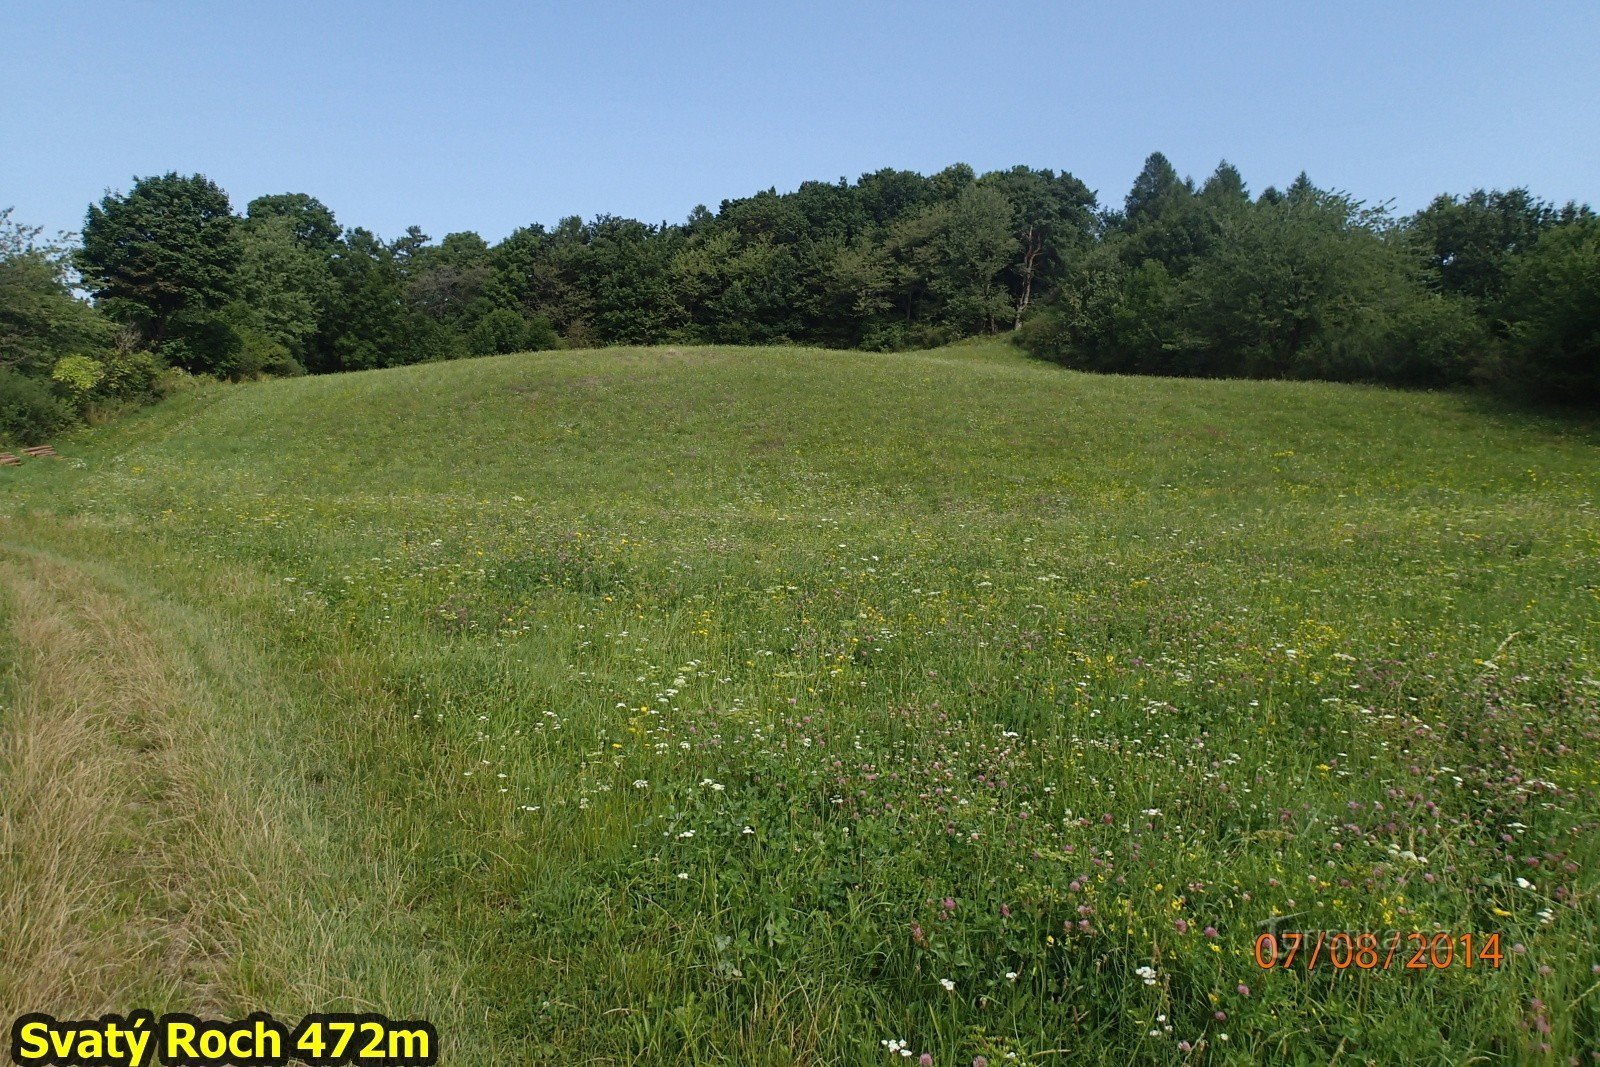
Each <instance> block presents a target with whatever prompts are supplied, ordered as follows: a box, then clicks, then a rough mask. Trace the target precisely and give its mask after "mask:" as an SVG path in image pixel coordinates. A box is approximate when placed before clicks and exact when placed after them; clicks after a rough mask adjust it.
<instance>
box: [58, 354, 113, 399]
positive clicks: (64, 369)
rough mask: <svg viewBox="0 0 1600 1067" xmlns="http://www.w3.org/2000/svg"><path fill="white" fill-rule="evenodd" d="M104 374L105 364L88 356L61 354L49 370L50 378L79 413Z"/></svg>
mask: <svg viewBox="0 0 1600 1067" xmlns="http://www.w3.org/2000/svg"><path fill="white" fill-rule="evenodd" d="M105 376H106V368H105V364H103V363H101V362H100V361H99V360H98V359H90V358H89V357H88V356H79V355H72V356H62V357H61V358H60V359H58V360H56V365H55V366H54V367H52V368H51V370H50V380H51V381H53V382H55V383H56V388H57V389H58V390H59V391H60V392H62V393H64V394H65V395H66V399H67V403H68V404H69V405H70V406H71V407H72V409H73V410H74V411H77V412H79V413H81V412H82V411H83V409H84V408H86V407H87V406H88V404H89V397H90V396H91V395H92V394H93V393H94V390H95V387H96V386H97V385H99V384H100V382H101V381H102V380H103V379H104V378H105Z"/></svg>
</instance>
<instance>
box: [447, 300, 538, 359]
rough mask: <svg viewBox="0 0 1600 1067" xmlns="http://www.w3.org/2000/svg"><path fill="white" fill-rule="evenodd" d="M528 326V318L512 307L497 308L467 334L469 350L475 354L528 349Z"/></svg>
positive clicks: (493, 353)
mask: <svg viewBox="0 0 1600 1067" xmlns="http://www.w3.org/2000/svg"><path fill="white" fill-rule="evenodd" d="M528 326H529V324H528V322H527V320H526V319H524V318H523V317H522V316H521V315H520V314H518V313H517V312H515V311H512V310H511V309H510V308H495V309H494V310H493V311H490V312H488V313H487V314H486V315H484V316H483V318H481V319H479V320H478V321H477V324H476V325H474V326H473V327H472V330H471V332H469V333H468V334H467V351H468V352H470V353H472V354H473V355H475V356H498V355H503V354H505V353H507V352H522V351H526V350H527V347H528V332H529V331H528ZM551 332H552V333H554V331H553V330H552V331H551Z"/></svg>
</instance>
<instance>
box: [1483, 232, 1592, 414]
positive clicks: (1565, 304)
mask: <svg viewBox="0 0 1600 1067" xmlns="http://www.w3.org/2000/svg"><path fill="white" fill-rule="evenodd" d="M1506 289H1507V295H1506V300H1505V303H1504V314H1505V318H1506V323H1507V329H1508V333H1509V341H1508V344H1507V347H1506V359H1505V364H1504V367H1503V372H1504V373H1505V375H1506V376H1507V377H1508V378H1509V380H1510V384H1511V385H1512V386H1513V387H1515V388H1517V389H1521V390H1525V391H1526V392H1527V393H1529V394H1532V395H1534V396H1538V397H1542V398H1545V399H1554V400H1559V401H1562V402H1563V403H1568V404H1578V405H1585V406H1589V407H1600V219H1595V218H1592V217H1589V218H1580V219H1576V220H1574V221H1571V222H1568V223H1566V224H1564V225H1560V226H1555V227H1552V228H1550V229H1548V230H1547V231H1546V232H1545V233H1544V234H1543V235H1542V236H1541V237H1540V238H1539V240H1538V242H1537V243H1536V244H1535V245H1534V246H1533V248H1531V249H1529V251H1528V252H1527V254H1525V255H1523V256H1520V257H1518V259H1517V260H1516V261H1515V262H1514V263H1513V265H1512V267H1511V269H1510V270H1509V272H1508V277H1507V280H1506Z"/></svg>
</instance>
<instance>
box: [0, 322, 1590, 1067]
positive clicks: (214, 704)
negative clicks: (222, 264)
mask: <svg viewBox="0 0 1600 1067" xmlns="http://www.w3.org/2000/svg"><path fill="white" fill-rule="evenodd" d="M57 444H58V448H59V450H60V452H61V453H62V456H63V458H62V459H61V460H60V461H57V462H50V461H35V462H29V463H27V464H26V465H25V466H23V467H21V468H18V469H15V470H0V624H3V627H4V634H5V636H4V639H3V642H0V666H3V668H4V669H5V670H6V672H7V674H6V689H5V690H4V692H3V693H0V812H8V813H9V817H8V818H0V846H4V848H0V853H4V854H5V855H6V856H8V857H9V858H8V859H6V860H4V861H0V1016H3V1017H5V1018H6V1019H7V1020H9V1018H10V1016H12V1015H15V1014H17V1013H18V1012H21V1011H28V1010H57V1011H60V1012H63V1013H65V1012H67V1011H75V1012H97V1011H102V1010H118V1011H125V1010H128V1009H130V1008H132V1007H135V1006H145V1007H150V1008H152V1009H155V1010H157V1011H160V1010H163V1009H172V1010H178V1009H183V1010H195V1009H197V1008H200V1009H204V1010H205V1011H207V1012H210V1013H212V1014H217V1015H224V1014H232V1015H239V1016H242V1015H244V1014H246V1013H248V1012H249V1011H252V1010H257V1009H262V1008H265V1009H270V1010H273V1011H276V1012H279V1013H281V1014H283V1015H287V1016H298V1014H300V1013H302V1012H305V1011H310V1010H339V1009H350V1008H359V1009H363V1010H365V1009H371V1010H380V1011H385V1012H388V1013H389V1014H391V1015H392V1016H394V1017H396V1018H418V1017H426V1018H429V1019H431V1020H432V1021H434V1022H435V1023H436V1024H437V1025H438V1027H439V1028H440V1031H441V1034H442V1035H443V1038H444V1040H445V1042H446V1052H445V1057H444V1059H443V1061H442V1062H445V1063H450V1064H474V1065H476V1064H619V1065H620V1064H634V1063H640V1064H684V1065H689V1064H751V1065H787V1064H857V1063H860V1064H871V1063H885V1064H887V1063H892V1062H908V1063H919V1062H921V1063H931V1064H937V1065H943V1067H953V1065H954V1067H968V1065H970V1064H974V1063H979V1064H982V1063H987V1064H989V1065H991V1067H993V1065H997V1064H1003V1063H1008V1062H1013V1061H1014V1062H1020V1063H1063V1064H1065V1063H1127V1062H1137V1063H1158V1064H1160V1063H1172V1064H1178V1063H1201V1062H1207V1063H1220V1062H1308V1063H1312V1062H1314V1063H1324V1062H1329V1061H1331V1060H1338V1061H1340V1062H1352V1063H1359V1062H1375V1063H1397V1062H1406V1063H1418V1064H1420V1063H1439V1064H1459V1063H1467V1062H1482V1063H1521V1062H1550V1063H1567V1062H1569V1061H1570V1060H1574V1059H1576V1060H1578V1061H1581V1062H1589V1060H1590V1058H1591V1055H1592V1054H1595V1053H1597V1052H1600V991H1597V986H1600V946H1597V941H1600V903H1597V898H1596V893H1597V891H1600V626H1597V620H1600V433H1597V432H1596V430H1595V429H1594V427H1592V426H1589V425H1584V424H1578V423H1562V422H1559V421H1555V420H1547V419H1544V418H1542V417H1538V416H1532V415H1521V414H1515V413H1507V412H1504V411H1493V410H1483V409H1480V408H1479V407H1477V406H1476V405H1475V404H1474V402H1473V401H1471V400H1470V399H1468V398H1466V397H1463V396H1459V395H1453V394H1428V393H1406V392H1396V391H1384V390H1378V389H1368V388H1362V387H1355V386H1345V385H1327V384H1312V383H1266V382H1232V381H1195V380H1162V379H1153V378H1123V377H1111V376H1089V375H1082V374H1076V373H1072V372H1067V371H1063V370H1061V369H1059V368H1056V367H1052V366H1048V365H1044V364H1039V363H1034V362H1031V361H1028V360H1026V359H1025V358H1023V357H1022V356H1020V355H1018V354H1016V353H1015V352H1014V351H1013V350H1011V349H1010V348H1009V347H1007V346H1004V345H1000V344H968V345H959V346H955V347H952V348H947V349H941V350H937V351H931V352H921V353H908V354H892V355H873V354H863V353H841V352H828V351H821V350H803V349H787V348H772V349H756V348H751V349H738V348H683V349H675V348H650V349H607V350H601V351H587V352H578V351H570V352H546V353H536V354H529V355H519V356H509V357H501V358H495V359H486V360H471V361H462V362H452V363H443V364H426V365H420V366H414V367H407V368H399V369H392V370H385V371H375V372H366V373H355V374H344V375H331V376H323V377H315V378H301V379H294V380H280V381H273V382H268V383H262V384H253V385H247V386H234V387H228V386H220V385H218V386H207V387H203V388H196V389H194V390H192V391H189V392H185V393H182V394H180V395H177V396H175V397H172V398H170V399H168V400H167V401H165V402H164V403H162V404H161V405H159V406H157V407H155V408H153V409H151V410H148V411H146V412H143V413H140V414H137V415H135V416H132V417H129V418H128V419H126V420H124V421H122V422H119V423H115V424H111V425H107V426H104V427H100V428H96V429H92V430H86V431H82V432H80V433H79V434H78V435H76V436H75V437H72V438H69V439H64V440H62V441H60V442H58V443H57ZM1274 929H1276V930H1283V931H1292V930H1307V931H1317V930H1328V931H1337V930H1345V931H1394V930H1399V931H1403V932H1404V931H1425V932H1430V933H1431V932H1434V931H1441V932H1447V933H1450V934H1453V935H1459V934H1462V933H1468V932H1470V933H1472V934H1474V935H1487V934H1490V933H1496V932H1498V933H1500V934H1501V935H1502V937H1503V951H1504V960H1503V962H1502V964H1501V965H1500V966H1499V967H1494V966H1492V965H1490V964H1489V963H1487V962H1484V961H1482V960H1479V961H1477V962H1476V963H1475V965H1474V966H1472V967H1471V968H1467V967H1464V966H1461V965H1460V964H1459V963H1456V964H1453V965H1451V966H1448V967H1442V968H1428V969H1421V970H1418V969H1406V968H1404V967H1402V966H1400V962H1401V961H1400V960H1399V959H1396V960H1395V962H1394V965H1392V966H1390V967H1388V968H1374V969H1371V970H1362V969H1358V968H1355V967H1351V968H1349V969H1347V970H1342V971H1335V970H1334V969H1332V968H1330V967H1328V966H1327V965H1326V964H1323V965H1321V966H1319V967H1316V968H1312V969H1309V970H1308V969H1306V968H1304V967H1296V968H1292V969H1289V970H1271V971H1268V970H1263V969H1262V968H1261V967H1259V966H1258V965H1257V963H1256V961H1255V958H1254V947H1255V943H1256V938H1257V935H1258V934H1260V933H1262V932H1263V931H1270V930H1274ZM119 945H120V946H121V947H119ZM1405 954H1407V953H1402V955H1405Z"/></svg>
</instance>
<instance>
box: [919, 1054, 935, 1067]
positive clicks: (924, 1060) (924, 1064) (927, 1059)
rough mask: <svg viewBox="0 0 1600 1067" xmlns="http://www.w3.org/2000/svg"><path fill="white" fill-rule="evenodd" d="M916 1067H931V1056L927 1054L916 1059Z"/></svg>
mask: <svg viewBox="0 0 1600 1067" xmlns="http://www.w3.org/2000/svg"><path fill="white" fill-rule="evenodd" d="M917 1064H918V1067H933V1056H932V1055H931V1054H929V1053H927V1052H924V1053H923V1054H922V1055H920V1056H918V1057H917Z"/></svg>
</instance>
